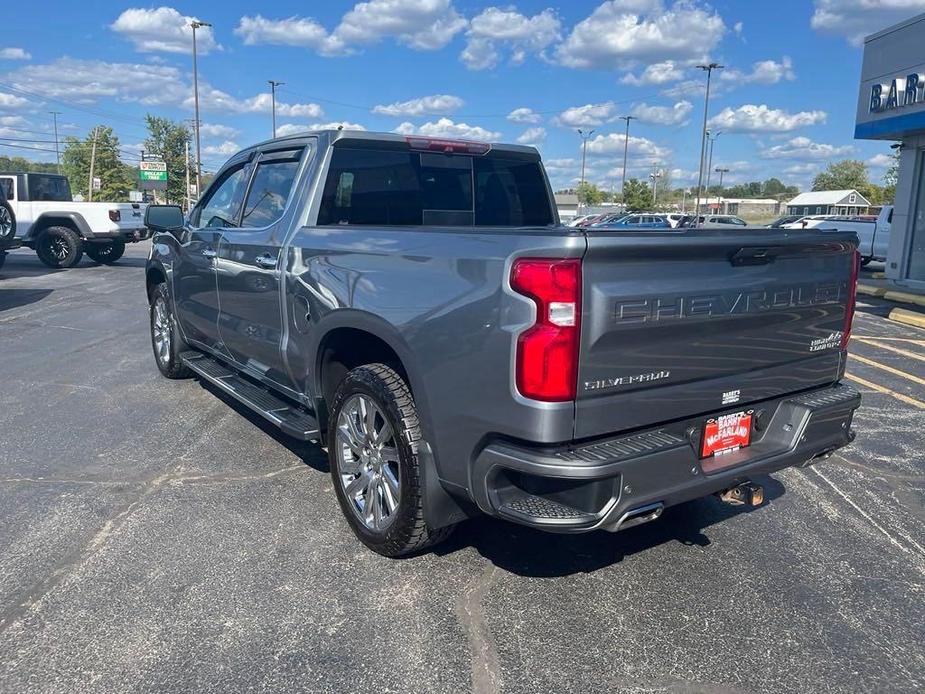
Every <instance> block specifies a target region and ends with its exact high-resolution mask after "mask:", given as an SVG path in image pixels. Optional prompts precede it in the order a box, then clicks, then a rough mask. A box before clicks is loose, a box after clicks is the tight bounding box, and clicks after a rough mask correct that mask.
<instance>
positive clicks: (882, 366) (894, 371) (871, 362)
mask: <svg viewBox="0 0 925 694" xmlns="http://www.w3.org/2000/svg"><path fill="white" fill-rule="evenodd" d="M851 358H852V359H857V360H858V361H859V362H861V363H862V364H867V365H868V366H873V367H875V368H878V369H883V370H884V371H888V372H889V373H891V374H893V375H894V376H899V377H900V378H905V379H908V380H910V381H912V382H913V383H920V384H921V385H923V386H925V378H919V377H918V376H913V375H912V374H909V373H906V372H905V371H900V370H899V369H894V368H893V367H892V366H887V365H886V364H881V363H880V362H879V361H874V360H873V359H868V358H867V357H862V356H860V355H858V354H853V353H852V355H851Z"/></svg>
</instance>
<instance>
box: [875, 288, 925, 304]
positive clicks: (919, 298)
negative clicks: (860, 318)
mask: <svg viewBox="0 0 925 694" xmlns="http://www.w3.org/2000/svg"><path fill="white" fill-rule="evenodd" d="M883 298H884V299H886V300H887V301H897V302H899V303H901V304H915V305H916V306H925V296H923V295H921V294H910V293H909V292H894V291H888V292H886V293H885V294H884V295H883Z"/></svg>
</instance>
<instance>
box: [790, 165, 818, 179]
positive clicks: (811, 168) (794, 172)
mask: <svg viewBox="0 0 925 694" xmlns="http://www.w3.org/2000/svg"><path fill="white" fill-rule="evenodd" d="M818 170H819V164H813V163H811V162H809V163H806V164H792V165H791V166H788V167H787V168H785V169H784V173H785V174H789V175H791V176H806V175H808V174H814V173H816V172H817V171H818Z"/></svg>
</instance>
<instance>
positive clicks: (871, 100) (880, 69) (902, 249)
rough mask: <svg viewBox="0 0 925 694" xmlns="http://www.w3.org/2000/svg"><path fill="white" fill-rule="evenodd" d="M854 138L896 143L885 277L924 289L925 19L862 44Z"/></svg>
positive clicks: (869, 38)
mask: <svg viewBox="0 0 925 694" xmlns="http://www.w3.org/2000/svg"><path fill="white" fill-rule="evenodd" d="M854 136H855V138H857V139H861V140H889V141H893V142H897V143H899V144H898V145H897V146H898V147H899V150H900V158H899V181H898V184H897V187H896V203H895V205H896V206H895V210H894V212H893V222H892V226H891V229H890V247H889V251H888V254H887V262H886V276H887V277H888V278H889V279H892V280H895V281H896V282H897V283H899V284H905V285H907V286H910V287H917V288H925V14H921V15H919V16H917V17H913V18H912V19H909V20H907V21H905V22H901V23H900V24H897V25H895V26H892V27H889V28H887V29H884V30H883V31H878V32H877V33H876V34H872V35H870V36H868V37H867V38H866V39H865V40H864V62H863V65H862V67H861V90H860V95H859V97H858V110H857V118H856V120H855V128H854Z"/></svg>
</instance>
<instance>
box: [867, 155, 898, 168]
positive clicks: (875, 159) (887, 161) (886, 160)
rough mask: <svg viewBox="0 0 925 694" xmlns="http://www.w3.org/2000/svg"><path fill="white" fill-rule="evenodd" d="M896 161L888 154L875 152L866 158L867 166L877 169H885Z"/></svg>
mask: <svg viewBox="0 0 925 694" xmlns="http://www.w3.org/2000/svg"><path fill="white" fill-rule="evenodd" d="M895 163H896V160H895V159H894V158H893V157H891V156H890V155H889V154H883V153H881V154H875V155H874V156H872V157H871V158H870V159H868V160H867V164H868V166H873V167H875V168H878V169H886V168H889V167H890V166H893V164H895Z"/></svg>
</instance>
